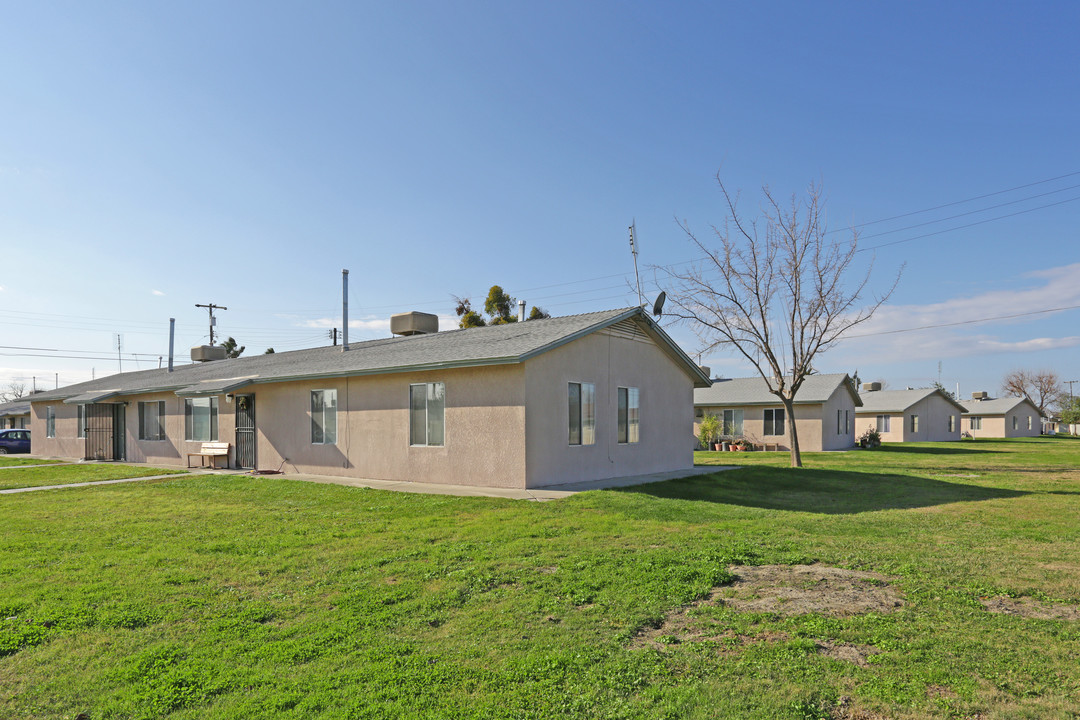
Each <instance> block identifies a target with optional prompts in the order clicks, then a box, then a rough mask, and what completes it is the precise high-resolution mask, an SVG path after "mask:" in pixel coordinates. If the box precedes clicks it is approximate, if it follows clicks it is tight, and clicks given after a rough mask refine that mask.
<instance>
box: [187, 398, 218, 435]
mask: <svg viewBox="0 0 1080 720" xmlns="http://www.w3.org/2000/svg"><path fill="white" fill-rule="evenodd" d="M184 439H185V440H188V441H190V442H211V441H215V440H217V439H218V399H217V398H216V397H201V398H184Z"/></svg>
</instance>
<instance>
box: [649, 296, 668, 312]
mask: <svg viewBox="0 0 1080 720" xmlns="http://www.w3.org/2000/svg"><path fill="white" fill-rule="evenodd" d="M665 300H667V293H666V292H664V291H663V290H661V291H660V294H659V295H657V296H656V302H654V303H653V306H652V314H653V315H654V316H655V317H660V316H661V315H663V314H664V301H665Z"/></svg>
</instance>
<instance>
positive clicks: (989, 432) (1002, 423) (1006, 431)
mask: <svg viewBox="0 0 1080 720" xmlns="http://www.w3.org/2000/svg"><path fill="white" fill-rule="evenodd" d="M1014 416H1015V417H1016V424H1017V429H1016V430H1013V427H1012V418H1013V417H1014ZM972 417H981V418H982V429H981V430H972V429H971V418H972ZM1029 417H1030V418H1031V429H1030V430H1028V426H1027V422H1028V421H1027V418H1029ZM1041 423H1042V419H1041V418H1040V417H1039V413H1038V411H1037V410H1035V409H1034V408H1031V407H1028V406H1027V405H1026V404H1021V405H1018V406H1017V407H1016V408H1015V409H1014V410H1011V411H1010V412H1009V413H1008V414H1006V415H1004V416H1002V415H980V414H979V412H978V409H977V408H976V409H974V410H972V411H971V412H970V413H968V414H967V415H965V416H964V430H966V431H967V432H970V433H971V436H972V437H987V438H1011V437H1038V436H1039V435H1040V434H1041V432H1042V425H1041Z"/></svg>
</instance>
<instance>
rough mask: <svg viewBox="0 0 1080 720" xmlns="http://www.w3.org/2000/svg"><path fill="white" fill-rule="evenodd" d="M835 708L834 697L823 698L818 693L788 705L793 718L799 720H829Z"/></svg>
mask: <svg viewBox="0 0 1080 720" xmlns="http://www.w3.org/2000/svg"><path fill="white" fill-rule="evenodd" d="M835 707H836V699H835V698H834V697H828V696H822V695H820V694H818V693H814V694H813V695H811V696H810V697H808V698H803V699H800V700H793V701H792V702H791V703H790V704H789V705H788V708H789V709H790V710H791V716H792V717H794V718H798V720H829V719H830V718H831V717H832V711H833V708H835Z"/></svg>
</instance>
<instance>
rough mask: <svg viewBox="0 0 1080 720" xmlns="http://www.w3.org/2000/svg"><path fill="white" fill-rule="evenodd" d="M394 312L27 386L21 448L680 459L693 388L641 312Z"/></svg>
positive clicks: (386, 469) (360, 463)
mask: <svg viewBox="0 0 1080 720" xmlns="http://www.w3.org/2000/svg"><path fill="white" fill-rule="evenodd" d="M409 315H415V316H416V317H417V318H419V319H420V320H422V321H418V322H416V323H413V322H406V323H404V326H405V327H410V328H413V329H411V330H410V331H409V332H414V333H417V334H410V335H407V336H403V337H391V338H385V339H379V340H370V341H366V342H360V343H352V344H349V345H347V346H341V347H333V346H331V347H320V348H312V349H307V350H297V351H293V352H280V353H273V354H267V355H255V356H250V357H239V358H232V359H220V360H212V361H209V362H198V363H193V364H191V365H183V366H177V367H175V369H173V370H169V369H167V368H161V369H154V370H142V371H136V372H128V373H122V374H118V375H113V376H110V377H104V378H99V379H97V380H93V381H90V382H85V383H80V384H78V385H72V386H69V387H65V388H61V389H58V390H52V391H47V392H44V393H41V394H38V395H35V396H33V397H32V398H30V401H31V406H32V415H31V427H32V435H33V441H32V442H33V454H35V455H41V456H61V457H85V458H88V459H105V460H113V459H115V460H126V461H128V462H153V463H162V464H168V465H180V466H184V465H185V464H187V461H188V459H189V456H188V454H189V453H198V452H199V451H200V450H201V449H203V448H202V446H203V443H206V442H212V441H218V442H226V443H228V445H229V448H228V457H227V461H228V464H229V465H230V466H231V467H239V468H251V469H260V470H277V469H281V470H284V471H286V472H297V473H312V474H322V475H339V476H350V477H359V478H369V479H382V480H405V481H410V480H413V481H423V482H432V483H446V484H456V485H475V486H484V487H513V488H529V487H537V486H544V485H554V484H561V483H571V482H578V481H584V480H595V479H604V478H612V477H622V476H628V475H638V474H645V473H654V472H665V471H673V470H683V469H690V468H692V467H693V450H692V447H691V446H689V445H688V444H687V442H686V437H687V435H688V434H689V433H690V432H691V431H692V427H693V416H692V413H691V410H690V407H691V404H692V403H693V393H694V389H695V388H704V387H708V385H709V382H710V381H709V378H708V376H707V375H706V374H705V373H704V372H703V371H702V370H701V369H700V368H699V367H698V366H697V365H696V364H695V363H694V362H693V361H692V360H691V359H690V358H689V357H688V356H687V355H686V354H685V353H684V352H683V351H682V350H681V349H680V348H679V346H678V345H677V344H676V343H675V342H674V341H673V340H672V339H671V338H670V337H669V336H668V335H667V333H665V332H664V331H663V330H662V329H661V328H660V326H659V325H657V324H656V322H655V321H654V320H653V319H652V318H651V317H649V316H648V314H646V313H645V312H644V311H643V310H642V309H641V308H629V309H622V310H609V311H604V312H594V313H588V314H583V315H573V316H568V317H560V318H549V319H539V320H530V321H525V322H516V323H509V324H505V325H497V326H493V327H479V328H469V329H464V330H462V329H454V330H448V331H444V332H438V331H437V330H438V329H437V320H438V319H437V318H435V317H434V316H431V315H425V314H423V313H414V314H409ZM395 317H401V316H395ZM425 318H426V319H427V320H434V321H435V327H434V328H433V330H434V331H430V332H429V331H425V330H423V329H422V328H423V326H424V325H426V324H427V322H426V320H425ZM406 319H408V318H406ZM216 349H220V348H216ZM196 350H199V349H198V348H195V349H193V357H195V356H196V352H195V351H196ZM205 350H206V347H204V348H202V351H200V352H199V353H197V354H198V355H200V356H205V355H207V354H209V353H206V352H203V351H205ZM196 459H201V458H196Z"/></svg>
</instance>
